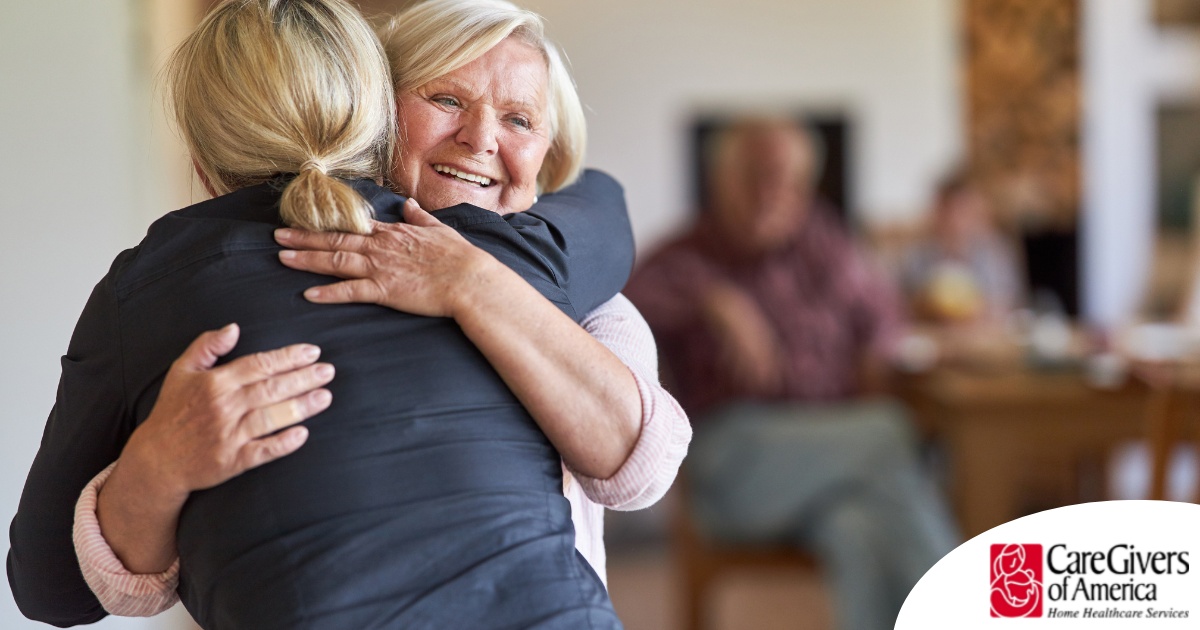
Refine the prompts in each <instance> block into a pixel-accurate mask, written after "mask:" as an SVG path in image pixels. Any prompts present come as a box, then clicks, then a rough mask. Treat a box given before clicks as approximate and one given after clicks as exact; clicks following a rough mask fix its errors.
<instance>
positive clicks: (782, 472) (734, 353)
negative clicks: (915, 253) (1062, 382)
mask: <svg viewBox="0 0 1200 630" xmlns="http://www.w3.org/2000/svg"><path fill="white" fill-rule="evenodd" d="M706 164H707V166H706V167H707V169H708V173H707V174H708V179H707V181H708V182H710V187H711V188H710V190H709V198H710V201H709V203H708V206H709V207H708V208H706V211H707V212H706V214H705V215H703V216H702V217H701V219H700V221H698V222H697V224H696V225H695V226H694V227H692V228H691V229H690V230H689V231H688V232H687V233H686V234H684V235H683V236H681V237H680V238H678V239H676V240H674V241H672V242H670V243H668V244H666V245H665V246H664V247H663V248H661V249H660V250H659V251H658V252H657V253H655V254H653V255H652V256H651V257H650V258H649V259H648V260H647V262H646V263H645V265H644V266H643V267H642V268H641V269H640V270H639V271H638V272H637V273H635V275H634V278H633V280H632V281H631V283H630V285H629V287H628V288H627V294H628V295H629V297H630V298H631V299H632V300H633V301H634V303H635V304H637V306H638V308H640V309H641V310H642V312H643V313H644V314H645V316H646V319H647V320H648V321H649V323H650V326H651V328H652V329H653V330H654V333H655V336H656V337H657V338H658V340H659V346H660V348H661V352H662V355H663V359H664V364H665V367H666V368H667V369H668V370H669V372H670V378H671V382H672V383H673V384H674V388H673V389H674V392H675V393H676V395H677V396H678V398H679V400H680V402H681V403H682V404H683V406H684V407H685V409H686V410H687V411H688V413H689V415H690V416H691V417H692V418H693V421H694V423H695V431H696V433H695V439H694V441H693V446H692V451H691V454H690V458H689V461H688V462H686V463H685V466H686V470H687V474H688V476H689V488H690V492H691V496H690V497H689V498H690V502H691V505H692V507H693V511H694V516H695V517H696V518H697V520H698V521H699V524H700V527H701V529H702V530H703V531H704V532H705V533H707V534H709V535H711V536H713V537H716V538H718V539H721V540H724V541H728V542H759V543H761V542H771V543H779V542H783V543H789V544H795V545H798V546H803V547H805V548H807V549H810V550H812V551H813V552H814V553H815V554H816V555H817V556H818V557H819V559H820V561H821V563H822V566H823V570H824V571H825V572H826V573H827V575H828V578H829V580H830V584H831V586H832V588H833V591H834V595H835V600H836V610H837V615H838V619H839V625H840V626H841V627H843V628H852V629H855V630H870V629H874V628H881V629H882V628H892V627H893V625H894V623H895V619H896V615H897V613H898V611H899V609H900V605H901V604H902V602H903V601H904V598H905V597H906V596H907V594H908V592H909V590H910V589H911V588H912V586H913V585H914V584H915V583H916V581H917V580H918V579H919V578H920V577H921V576H922V575H923V574H924V573H925V571H926V570H927V569H929V567H931V566H932V565H933V563H934V562H936V561H937V560H938V559H939V558H940V557H941V556H942V555H944V554H945V553H947V552H948V551H949V550H950V549H952V548H953V546H954V544H955V534H954V532H953V527H952V526H951V524H950V521H949V518H948V516H947V514H946V510H945V508H944V506H943V504H942V501H941V500H940V498H939V497H938V496H937V494H936V493H935V491H934V490H933V488H932V486H931V484H930V483H929V482H928V480H927V479H926V478H925V476H924V474H923V473H922V471H921V468H920V465H919V463H918V460H917V458H916V455H915V449H914V444H913V438H912V433H911V429H910V427H909V423H908V418H907V415H906V413H905V411H904V410H903V408H902V407H900V406H898V405H897V404H895V403H893V402H891V401H888V400H886V399H881V398H870V397H867V394H869V393H872V392H875V391H877V390H878V389H879V387H880V385H881V383H882V381H883V376H884V375H885V373H886V365H887V362H888V360H889V359H890V357H891V355H892V353H893V347H894V345H895V342H896V340H897V338H898V336H899V333H900V331H901V328H902V321H901V316H900V310H901V309H900V301H899V296H898V294H897V292H896V291H895V290H894V288H893V287H891V286H890V285H889V284H888V283H887V282H886V281H885V280H884V277H883V276H882V275H881V274H880V273H878V272H877V270H875V269H873V268H872V267H871V265H870V264H868V262H867V261H866V260H865V258H864V257H863V256H862V255H861V254H860V252H859V251H858V250H857V249H856V247H855V245H854V243H853V242H852V241H851V239H850V237H849V235H848V234H847V233H846V232H845V230H844V229H843V227H842V226H841V224H840V223H839V222H838V220H837V219H836V217H835V216H834V213H833V211H832V209H831V208H830V207H829V206H828V205H826V204H824V203H823V202H821V201H819V200H817V199H816V197H815V190H814V184H815V181H816V177H815V175H816V174H817V173H818V172H819V170H820V158H819V151H818V149H817V147H816V146H815V145H814V143H813V140H812V139H811V137H810V136H809V135H808V133H807V132H806V131H805V130H804V129H802V128H800V127H798V126H796V125H795V124H794V123H792V122H790V121H786V120H775V119H756V120H746V121H742V122H739V123H736V124H734V125H732V126H731V127H730V128H729V129H727V130H725V131H723V132H722V133H721V134H719V136H718V138H717V139H716V140H715V142H714V144H713V146H712V147H710V153H709V155H708V161H707V163H706Z"/></svg>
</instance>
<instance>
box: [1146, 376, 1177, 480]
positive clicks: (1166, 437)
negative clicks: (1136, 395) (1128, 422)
mask: <svg viewBox="0 0 1200 630" xmlns="http://www.w3.org/2000/svg"><path fill="white" fill-rule="evenodd" d="M1174 399H1175V396H1174V395H1173V392H1172V387H1171V386H1170V385H1168V386H1165V387H1160V388H1156V389H1155V390H1153V391H1152V392H1151V394H1150V402H1149V406H1148V409H1147V413H1146V423H1147V429H1148V433H1149V436H1150V498H1151V499H1153V500H1155V501H1162V500H1164V499H1166V496H1167V464H1168V463H1169V462H1168V460H1169V459H1170V457H1171V450H1172V447H1173V446H1174V445H1175V440H1176V437H1177V436H1176V433H1177V430H1176V428H1177V427H1176V426H1175V424H1176V423H1175V418H1174V416H1175V414H1174V409H1173V407H1174V404H1173V403H1174Z"/></svg>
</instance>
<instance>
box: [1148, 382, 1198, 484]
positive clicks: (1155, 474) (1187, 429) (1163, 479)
mask: <svg viewBox="0 0 1200 630" xmlns="http://www.w3.org/2000/svg"><path fill="white" fill-rule="evenodd" d="M1153 369H1155V370H1156V372H1155V374H1154V376H1152V377H1150V378H1145V379H1144V380H1146V381H1147V383H1148V384H1149V385H1150V387H1151V390H1150V400H1149V403H1148V404H1147V407H1146V433H1147V437H1148V438H1149V441H1150V498H1151V499H1153V500H1156V501H1162V500H1165V499H1166V498H1167V470H1168V468H1169V467H1170V464H1171V455H1172V453H1174V451H1175V447H1176V446H1178V445H1179V444H1180V443H1181V442H1182V441H1183V440H1184V439H1186V438H1187V437H1190V436H1192V435H1193V434H1194V433H1195V429H1194V427H1192V426H1189V425H1190V424H1194V422H1195V420H1196V412H1197V405H1196V402H1197V396H1198V395H1200V380H1198V376H1200V374H1198V373H1197V372H1198V370H1197V367H1196V366H1195V365H1192V364H1181V363H1171V364H1164V365H1159V366H1155V367H1154V368H1153ZM1197 499H1198V497H1196V496H1193V497H1191V500H1192V501H1196V500H1197Z"/></svg>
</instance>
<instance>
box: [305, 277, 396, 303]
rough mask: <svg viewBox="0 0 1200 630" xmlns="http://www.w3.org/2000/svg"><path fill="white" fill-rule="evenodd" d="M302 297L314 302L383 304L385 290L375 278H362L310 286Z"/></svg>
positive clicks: (385, 296)
mask: <svg viewBox="0 0 1200 630" xmlns="http://www.w3.org/2000/svg"><path fill="white" fill-rule="evenodd" d="M304 297H305V299H307V300H308V301H309V302H313V303H316V304H383V302H384V300H386V299H387V291H385V290H384V289H383V287H382V286H380V285H379V283H378V282H376V281H375V280H373V279H371V278H363V279H359V280H346V281H343V282H335V283H333V284H326V285H323V286H319V287H312V288H311V289H308V290H307V291H305V292H304Z"/></svg>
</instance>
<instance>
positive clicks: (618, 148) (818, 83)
mask: <svg viewBox="0 0 1200 630" xmlns="http://www.w3.org/2000/svg"><path fill="white" fill-rule="evenodd" d="M521 4H522V5H523V6H527V7H528V8H531V9H533V10H535V11H537V12H539V13H541V14H542V15H544V16H545V17H546V19H547V21H548V29H549V34H550V36H551V38H552V39H554V40H555V41H557V42H558V43H559V44H560V45H561V46H562V47H563V48H564V49H565V51H566V52H567V55H568V56H569V58H570V60H571V62H572V66H573V70H574V74H575V78H576V80H577V82H578V83H579V87H580V92H581V94H582V97H583V100H584V103H585V105H586V106H587V107H588V110H589V111H588V118H589V125H590V132H591V147H590V150H589V163H590V164H593V165H596V166H599V167H601V168H604V169H606V170H609V171H610V172H612V173H613V174H614V175H616V176H617V177H618V179H620V180H621V181H622V182H623V183H624V184H625V187H626V190H627V192H628V195H629V201H630V210H631V212H632V213H633V214H634V225H635V229H636V230H637V236H638V240H639V246H641V247H642V248H643V249H644V248H645V247H646V246H647V245H649V244H650V243H652V242H653V241H656V240H658V239H659V238H661V237H662V236H664V234H665V233H666V232H668V231H670V230H671V229H673V228H674V227H675V226H676V225H677V224H678V223H679V222H680V221H683V220H685V219H686V217H687V216H688V212H689V208H688V204H689V202H690V200H689V180H688V178H689V176H690V175H689V172H688V170H687V169H688V165H689V164H690V162H689V160H688V155H687V151H688V144H687V141H688V124H689V117H690V116H691V115H692V114H693V113H694V112H696V111H697V110H704V111H707V110H710V109H713V108H714V107H724V106H730V107H738V108H759V109H762V108H789V107H796V106H799V107H806V106H812V107H817V108H822V109H828V108H829V107H831V106H832V107H838V106H841V107H845V108H846V109H848V110H849V111H850V112H852V113H853V114H854V115H855V116H856V118H855V120H854V122H855V123H856V125H857V127H856V129H855V130H854V133H855V134H856V137H855V138H854V142H855V144H854V155H855V163H854V164H853V168H854V174H855V177H856V185H857V189H856V191H855V198H856V199H857V202H858V205H859V206H860V208H861V211H862V214H863V218H864V219H866V220H868V221H874V222H890V221H907V220H911V219H913V218H914V217H916V216H917V215H918V214H919V213H920V212H921V211H922V210H923V208H924V206H925V203H926V201H927V198H928V195H929V193H930V189H931V188H932V186H933V183H934V181H935V180H936V179H937V177H938V176H940V175H941V174H942V172H943V170H944V169H946V168H948V167H949V166H950V165H951V163H952V162H953V161H954V160H956V159H957V158H958V157H959V154H960V150H961V147H962V122H961V120H962V115H961V112H960V106H959V95H958V92H959V72H958V47H957V39H956V38H957V33H958V14H957V3H956V2H955V1H954V0H836V1H832V0H725V1H720V2H717V1H714V0H655V1H654V2H647V1H646V0H606V1H605V2H568V1H566V0H527V1H525V0H523V1H522V2H521Z"/></svg>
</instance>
